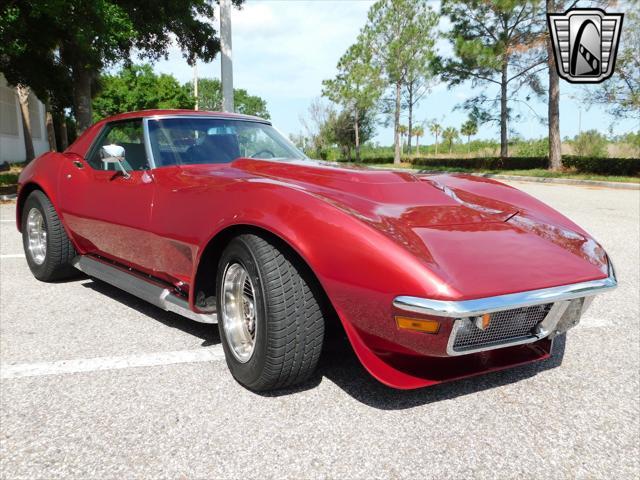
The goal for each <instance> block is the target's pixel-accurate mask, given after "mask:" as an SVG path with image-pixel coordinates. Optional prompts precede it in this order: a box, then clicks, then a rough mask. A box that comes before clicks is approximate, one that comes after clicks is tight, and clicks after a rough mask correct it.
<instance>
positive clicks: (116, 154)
mask: <svg viewBox="0 0 640 480" xmlns="http://www.w3.org/2000/svg"><path fill="white" fill-rule="evenodd" d="M124 153H125V152H124V147H122V146H120V145H114V144H111V145H103V146H102V148H101V149H100V157H101V158H102V163H104V165H105V168H106V169H108V168H109V164H110V163H115V164H116V166H117V167H118V168H119V169H120V171H121V172H122V175H124V176H125V177H127V178H129V177H130V176H131V175H129V172H127V169H126V168H125V167H124V165H123V164H122V162H123V161H124Z"/></svg>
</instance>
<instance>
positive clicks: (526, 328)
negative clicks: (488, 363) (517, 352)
mask: <svg viewBox="0 0 640 480" xmlns="http://www.w3.org/2000/svg"><path fill="white" fill-rule="evenodd" d="M552 305H553V304H552V303H547V304H545V305H533V306H531V307H522V308H514V309H513V310H504V311H502V312H495V313H492V314H491V322H490V324H489V327H488V328H487V329H486V330H480V329H479V328H478V327H476V326H475V324H474V323H473V321H472V320H468V321H464V320H463V322H464V323H463V325H462V326H461V327H460V328H459V329H458V330H457V333H456V338H455V340H454V343H453V350H454V351H456V352H462V351H465V350H475V349H478V348H484V347H489V346H496V345H500V344H503V343H511V342H514V341H517V340H522V339H525V338H531V337H532V335H533V328H534V327H535V326H536V325H537V324H538V323H540V322H541V321H542V320H544V318H545V317H546V316H547V314H548V313H549V310H551V306H552ZM459 321H460V320H459Z"/></svg>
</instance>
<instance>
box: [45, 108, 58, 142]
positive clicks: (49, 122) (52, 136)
mask: <svg viewBox="0 0 640 480" xmlns="http://www.w3.org/2000/svg"><path fill="white" fill-rule="evenodd" d="M44 108H45V124H46V126H47V140H49V151H51V152H56V151H57V150H58V145H57V144H56V131H55V129H54V128H53V115H52V114H51V109H50V108H49V102H47V103H45V105H44Z"/></svg>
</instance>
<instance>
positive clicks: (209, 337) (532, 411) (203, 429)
mask: <svg viewBox="0 0 640 480" xmlns="http://www.w3.org/2000/svg"><path fill="white" fill-rule="evenodd" d="M512 184H513V185H514V186H517V187H518V188H521V189H523V190H525V191H527V192H529V193H531V194H533V195H535V196H536V197H538V198H540V199H541V200H543V201H545V202H547V203H549V204H550V205H551V206H553V207H555V208H557V209H558V210H560V211H561V212H563V213H564V214H565V215H567V216H568V217H570V218H571V219H572V220H574V221H576V222H577V223H578V224H579V225H581V226H582V227H583V228H585V229H586V230H587V231H589V232H590V233H591V234H593V235H594V236H595V237H596V238H597V239H598V240H599V241H600V242H601V243H602V244H603V245H604V247H605V248H606V249H607V251H608V252H609V254H610V255H611V257H612V259H613V261H614V263H615V265H616V268H617V274H618V280H619V283H620V285H619V287H618V289H617V290H615V291H614V292H612V293H609V294H606V295H602V296H600V297H597V298H596V300H595V301H594V302H593V305H592V306H591V309H590V310H589V311H588V312H587V314H586V316H585V317H583V319H582V321H581V323H580V324H579V325H578V326H577V327H576V328H575V329H573V330H571V331H570V332H569V334H568V336H567V338H566V342H565V341H560V342H556V345H555V348H554V353H555V355H554V357H553V358H552V359H550V360H548V361H546V362H543V363H539V364H536V365H530V366H524V367H520V368H516V369H512V370H508V371H503V372H498V373H494V374H490V375H485V376H481V377H476V378H472V379H467V380H463V381H458V382H454V383H450V384H444V385H439V386H436V387H431V388H426V389H421V390H416V391H395V390H391V389H389V388H386V387H384V386H383V385H381V384H379V383H378V382H376V381H375V380H374V379H373V378H371V377H370V376H369V374H368V373H367V372H366V371H364V370H363V368H362V367H361V366H360V364H359V363H358V361H357V359H356V358H355V357H354V354H353V353H352V351H351V349H350V347H349V346H348V344H346V343H345V342H341V341H336V342H335V345H333V344H332V345H331V347H330V348H329V349H328V351H327V352H326V353H325V354H324V356H323V358H322V360H321V365H320V367H319V369H318V372H317V374H316V375H315V377H314V378H313V379H312V381H311V382H309V383H308V384H306V385H303V386H301V387H299V388H296V389H293V390H287V391H281V392H277V393H276V394H268V395H258V394H255V393H252V392H250V391H247V390H245V389H244V388H242V387H241V386H240V385H238V384H237V383H236V382H235V381H234V380H233V378H232V377H231V375H230V374H229V372H228V371H227V367H226V364H225V362H224V357H223V355H222V348H221V346H220V340H219V337H218V332H217V327H216V326H215V325H202V324H197V323H193V322H191V321H189V320H186V319H182V317H179V316H176V315H174V314H171V313H167V312H163V311H162V310H159V309H157V308H155V307H153V306H150V305H147V304H146V303H144V302H143V301H141V300H138V299H136V298H135V297H132V296H130V295H128V294H126V293H123V292H120V291H119V290H117V289H115V288H113V287H110V286H108V285H106V284H104V283H101V282H98V281H93V280H91V279H88V278H86V277H79V278H78V279H77V280H74V281H70V282H64V283H56V284H44V283H40V282H38V281H36V280H35V279H34V278H33V277H32V275H31V273H30V272H29V270H28V268H27V264H26V261H25V259H24V257H23V255H22V244H21V240H20V236H19V234H18V233H17V232H16V230H15V224H14V223H13V219H14V212H15V206H14V205H12V204H8V205H2V206H0V220H1V221H0V366H1V372H2V373H1V375H0V381H1V384H0V402H1V405H0V407H1V408H0V475H1V478H3V479H17V478H29V479H33V478H42V479H53V478H71V479H89V478H96V479H124V478H127V479H129V478H176V479H197V478H214V477H215V478H261V479H262V478H318V477H324V478H326V477H329V478H469V477H475V478H496V477H497V478H545V479H546V478H638V476H639V475H640V463H639V462H640V460H639V459H640V386H639V375H640V374H639V369H640V312H639V306H638V305H639V301H640V284H639V276H640V250H639V248H640V247H639V245H640V221H639V218H640V211H639V210H640V192H639V191H632V190H609V189H604V188H588V187H575V186H566V185H546V184H537V183H535V184H530V183H519V182H513V183H512ZM531 261H532V262H535V258H532V259H531Z"/></svg>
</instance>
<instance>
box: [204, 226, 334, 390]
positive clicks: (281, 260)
mask: <svg viewBox="0 0 640 480" xmlns="http://www.w3.org/2000/svg"><path fill="white" fill-rule="evenodd" d="M216 285H217V292H216V293H217V295H216V297H217V306H218V327H219V329H220V338H221V340H222V345H223V348H224V352H225V357H226V360H227V365H228V366H229V370H230V371H231V374H232V375H233V376H234V378H235V379H236V380H237V381H238V382H239V383H241V384H242V385H244V386H245V387H247V388H249V389H251V390H255V391H266V390H274V389H278V388H284V387H290V386H293V385H296V384H298V383H301V382H304V381H305V380H307V379H308V378H309V377H310V376H311V374H312V373H313V371H314V370H315V368H316V365H317V363H318V359H319V358H320V352H321V350H322V341H323V337H324V317H323V313H322V308H321V303H322V302H321V298H322V297H321V295H320V291H319V287H318V286H317V283H316V282H315V281H314V279H313V278H312V276H311V274H310V272H309V271H308V269H307V268H306V266H305V265H303V264H302V263H301V262H300V261H299V260H298V259H297V257H295V256H294V255H293V254H292V253H291V252H290V251H288V250H287V249H286V248H284V247H281V246H279V245H277V244H276V243H274V242H273V241H271V240H269V239H266V238H263V237H260V236H257V235H250V234H245V235H240V236H238V237H236V238H234V239H233V240H232V241H231V242H230V243H229V245H228V246H227V248H226V249H225V250H224V252H223V254H222V257H221V258H220V262H219V264H218V274H217V282H216Z"/></svg>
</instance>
